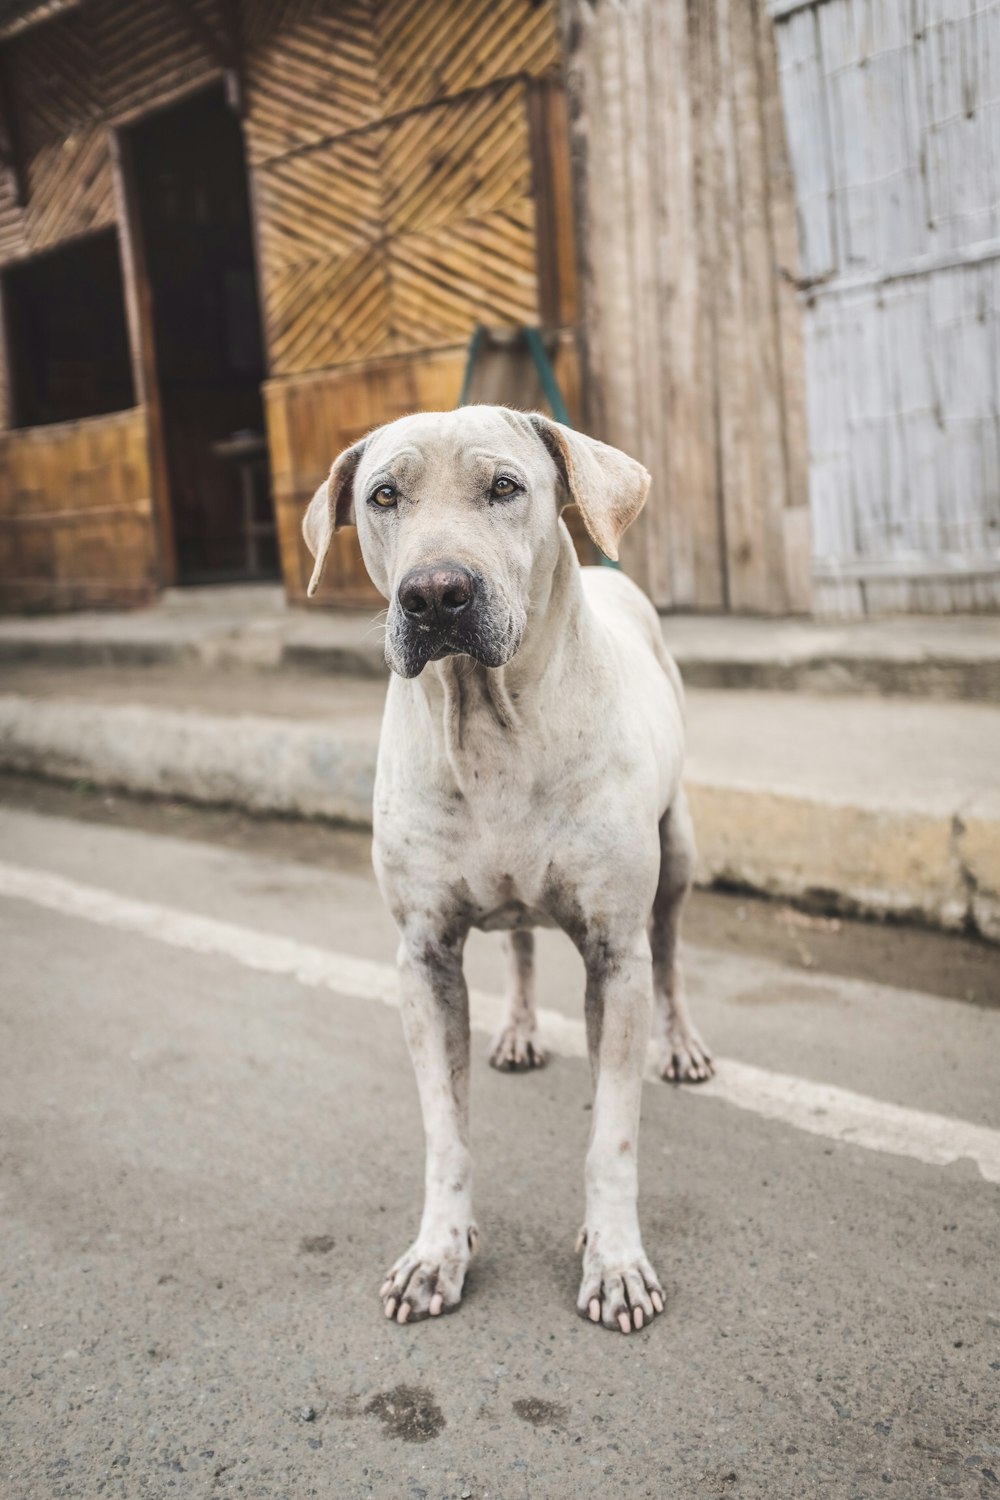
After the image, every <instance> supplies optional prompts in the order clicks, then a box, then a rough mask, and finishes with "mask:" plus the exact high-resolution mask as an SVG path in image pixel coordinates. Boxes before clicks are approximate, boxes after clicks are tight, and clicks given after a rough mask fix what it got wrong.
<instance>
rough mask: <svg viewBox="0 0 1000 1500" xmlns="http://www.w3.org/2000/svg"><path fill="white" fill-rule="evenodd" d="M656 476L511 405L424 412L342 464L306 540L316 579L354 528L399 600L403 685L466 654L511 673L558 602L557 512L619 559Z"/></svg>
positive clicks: (393, 644) (357, 448)
mask: <svg viewBox="0 0 1000 1500" xmlns="http://www.w3.org/2000/svg"><path fill="white" fill-rule="evenodd" d="M648 489H649V475H648V474H647V472H646V470H645V469H644V468H643V467H642V465H641V464H639V463H636V462H635V460H634V459H631V458H628V457H627V456H626V455H625V454H624V453H621V452H619V451H618V449H617V448H610V447H608V446H607V444H605V443H599V442H597V441H596V440H595V439H594V438H589V437H585V436H583V434H582V433H578V432H573V431H572V430H571V429H570V428H568V427H563V426H561V425H560V423H558V422H552V421H550V420H549V418H548V417H544V416H540V415H537V414H531V415H528V414H525V413H523V412H516V411H510V410H508V409H507V408H506V407H503V406H463V407H459V408H458V409H457V410H455V411H450V412H423V413H420V414H418V415H415V416H410V417H401V418H400V419H399V421H397V422H390V423H388V424H387V425H386V426H385V427H379V428H378V429H377V430H376V431H375V432H373V433H371V434H370V435H369V436H368V437H366V438H364V439H363V440H362V441H361V442H360V443H355V444H354V446H353V447H352V448H348V449H347V450H346V451H345V452H343V453H342V454H341V455H340V457H339V458H338V459H337V460H336V462H335V463H334V465H333V468H332V469H331V471H330V477H329V479H328V480H327V481H326V483H325V484H323V485H321V486H320V488H319V489H318V490H317V491H316V493H315V495H314V496H313V498H312V500H311V502H310V504H309V509H308V510H307V512H306V515H305V518H304V520H303V523H302V531H303V535H304V536H305V539H306V543H307V545H308V547H309V550H310V551H311V552H312V554H313V557H314V558H315V559H316V566H315V569H314V570H313V575H312V579H311V581H310V584H309V593H310V594H313V593H314V592H315V590H316V587H317V585H318V584H319V581H320V578H321V577H322V575H323V567H324V564H325V562H326V556H327V552H328V551H329V547H330V541H331V538H332V536H333V533H334V532H335V531H337V530H338V529H339V528H340V527H341V526H348V525H352V524H353V525H356V526H357V528H358V536H359V538H360V541H361V551H362V554H363V556H364V560H365V566H366V567H367V569H368V572H369V574H370V575H371V579H372V582H373V583H374V584H375V587H376V588H377V589H378V590H379V592H380V593H381V594H382V595H383V596H384V597H385V598H386V599H388V601H389V618H388V622H387V626H386V660H387V661H388V663H389V666H390V667H392V669H393V671H395V672H399V673H400V674H401V675H402V676H403V677H416V676H417V675H418V673H419V672H421V671H422V670H423V668H424V666H425V665H426V664H427V662H429V661H437V660H439V659H440V658H441V657H442V656H449V655H452V654H461V655H467V656H471V657H474V658H475V659H476V660H477V661H480V662H482V663H483V665H484V666H487V667H500V666H503V665H504V664H505V663H506V662H508V661H510V659H511V657H512V656H513V655H514V653H515V652H516V650H517V648H518V646H519V645H520V643H521V637H522V635H523V633H524V628H525V624H526V623H527V619H528V616H529V613H530V611H531V609H532V606H533V604H534V603H535V602H536V601H539V600H542V599H544V598H545V597H547V594H548V590H549V588H550V585H551V578H552V574H553V570H554V568H555V564H556V559H557V557H558V552H559V527H558V519H559V511H560V510H561V508H562V506H563V505H565V504H568V503H569V502H571V501H573V502H575V503H576V504H577V505H579V507H580V511H581V513H582V515H583V520H584V523H585V525H586V527H587V530H588V532H589V533H590V535H591V537H592V538H593V539H594V541H595V542H596V543H597V545H598V547H600V548H601V550H602V551H603V552H604V553H605V554H606V555H607V556H608V557H610V558H612V559H614V558H616V557H617V556H618V541H619V538H620V537H621V534H622V532H623V531H624V530H625V528H626V526H628V525H629V523H630V522H631V521H633V520H634V519H635V517H636V516H637V515H638V513H639V511H640V510H641V509H642V506H643V503H644V501H645V499H646V493H647V491H648Z"/></svg>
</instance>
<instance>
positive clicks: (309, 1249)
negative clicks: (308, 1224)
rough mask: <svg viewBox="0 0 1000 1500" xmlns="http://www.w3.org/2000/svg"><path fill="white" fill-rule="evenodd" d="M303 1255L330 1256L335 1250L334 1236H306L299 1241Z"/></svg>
mask: <svg viewBox="0 0 1000 1500" xmlns="http://www.w3.org/2000/svg"><path fill="white" fill-rule="evenodd" d="M299 1249H300V1250H301V1251H302V1253H303V1255H329V1253H330V1251H331V1250H332V1249H333V1235H332V1234H306V1235H303V1237H302V1239H301V1240H300V1241H299Z"/></svg>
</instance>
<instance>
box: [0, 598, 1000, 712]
mask: <svg viewBox="0 0 1000 1500" xmlns="http://www.w3.org/2000/svg"><path fill="white" fill-rule="evenodd" d="M381 619H382V617H381V615H378V616H375V615H374V613H366V612H358V611H353V612H352V611H330V610H321V609H296V608H291V607H288V606H287V605H286V604H285V601H284V595H283V593H282V591H281V589H280V588H279V587H277V586H276V585H269V584H255V585H242V586H234V587H230V588H209V589H173V590H170V591H169V592H168V593H167V594H166V595H165V596H164V598H163V600H162V601H161V602H160V603H159V604H157V605H156V606H154V607H153V608H151V609H147V610H136V611H132V612H121V613H115V614H109V613H105V614H101V613H80V614H73V615H60V616H55V617H48V618H44V619H42V618H30V619H3V620H0V664H16V663H18V662H38V663H43V664H50V665H68V666H74V665H102V664H104V665H135V664H139V665H142V664H149V663H160V662H162V663H171V662H174V663H181V662H186V663H197V664H199V665H202V666H208V667H220V666H227V665H242V666H254V667H258V668H274V667H279V666H283V667H293V668H295V669H296V670H300V671H306V670H308V671H316V672H323V673H330V672H334V673H342V674H351V675H354V676H362V677H371V678H374V679H381V678H383V677H384V675H385V663H384V661H383V657H382V640H381V634H382V631H381ZM663 633H664V637H665V639H666V641H667V644H668V646H669V647H670V650H671V651H672V652H673V653H674V655H675V657H676V658H677V661H678V663H679V665H680V667H681V670H682V672H683V673H684V678H685V681H686V682H687V683H688V685H689V686H691V687H711V688H764V689H767V690H778V691H786V692H787V691H792V690H795V691H806V692H810V693H833V694H843V693H849V694H879V695H883V696H884V695H887V694H888V695H893V696H896V695H901V696H917V697H924V698H938V699H955V700H963V699H964V700H967V701H979V702H992V703H1000V617H997V616H987V615H982V616H954V617H945V618H941V617H937V618H933V619H931V618H919V617H910V618H906V619H892V620H858V621H850V622H846V623H841V624H836V625H831V624H827V623H823V622H821V621H815V620H767V619H755V618H747V617H742V616H733V615H716V616H710V615H668V616H665V617H664V620H663Z"/></svg>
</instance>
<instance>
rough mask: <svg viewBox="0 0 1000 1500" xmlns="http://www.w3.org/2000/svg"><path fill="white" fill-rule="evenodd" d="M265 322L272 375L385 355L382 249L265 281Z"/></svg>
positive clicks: (386, 303) (386, 321)
mask: <svg viewBox="0 0 1000 1500" xmlns="http://www.w3.org/2000/svg"><path fill="white" fill-rule="evenodd" d="M264 321H265V325H266V328H267V335H268V344H269V348H270V364H271V370H272V372H273V373H274V374H275V375H289V374H298V373H302V372H304V371H308V370H322V369H325V368H328V367H329V366H331V365H337V364H344V363H346V362H348V361H350V360H359V359H370V358H373V357H375V356H376V355H378V354H383V353H385V352H386V351H387V349H388V348H389V345H390V336H389V332H390V330H389V289H388V282H387V279H386V258H385V250H384V248H383V247H381V246H377V245H374V246H365V247H364V248H363V249H361V250H356V251H355V252H354V253H353V254H351V255H347V256H344V257H342V258H341V259H339V260H322V261H319V262H317V263H315V264H306V265H301V266H289V267H287V268H285V269H283V270H280V271H275V272H272V273H271V274H270V275H269V276H267V277H265V287H264Z"/></svg>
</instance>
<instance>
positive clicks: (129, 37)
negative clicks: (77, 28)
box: [83, 0, 222, 117]
mask: <svg viewBox="0 0 1000 1500" xmlns="http://www.w3.org/2000/svg"><path fill="white" fill-rule="evenodd" d="M192 9H194V10H195V11H196V12H197V14H198V15H199V17H200V18H201V19H202V20H203V21H204V22H205V23H206V24H207V25H209V26H210V27H211V28H212V29H213V30H214V31H215V32H216V33H217V34H218V33H219V32H220V31H221V30H222V21H221V7H220V5H219V3H218V0H193V3H192ZM83 14H84V16H85V17H89V21H90V25H91V26H92V28H93V44H94V48H95V51H96V53H97V57H98V60H99V62H98V67H99V75H98V77H99V87H100V96H101V103H102V107H103V110H104V113H105V115H106V116H108V117H114V116H115V115H118V114H121V113H123V112H125V111H128V112H129V113H131V112H132V111H133V110H137V109H140V108H141V107H142V106H143V105H145V104H148V103H152V102H154V101H155V100H157V99H158V98H163V97H165V96H169V95H170V94H171V93H172V92H175V91H176V90H177V89H180V88H191V87H193V86H195V85H196V84H197V83H198V82H199V81H201V80H204V81H206V82H207V81H208V80H209V79H210V78H211V77H213V76H214V75H215V74H216V73H217V72H218V63H217V61H216V60H215V58H213V57H210V56H209V54H208V53H207V51H206V50H205V47H204V46H203V44H202V42H201V40H200V38H199V37H198V36H197V35H196V34H195V33H193V32H192V31H190V30H188V29H187V28H185V27H182V26H181V25H180V24H179V22H178V19H177V14H176V12H175V11H174V10H173V9H172V8H171V6H170V5H169V4H168V0H129V3H128V4H127V5H123V4H121V3H120V0H88V4H87V6H86V7H85V8H84V12H83Z"/></svg>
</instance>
